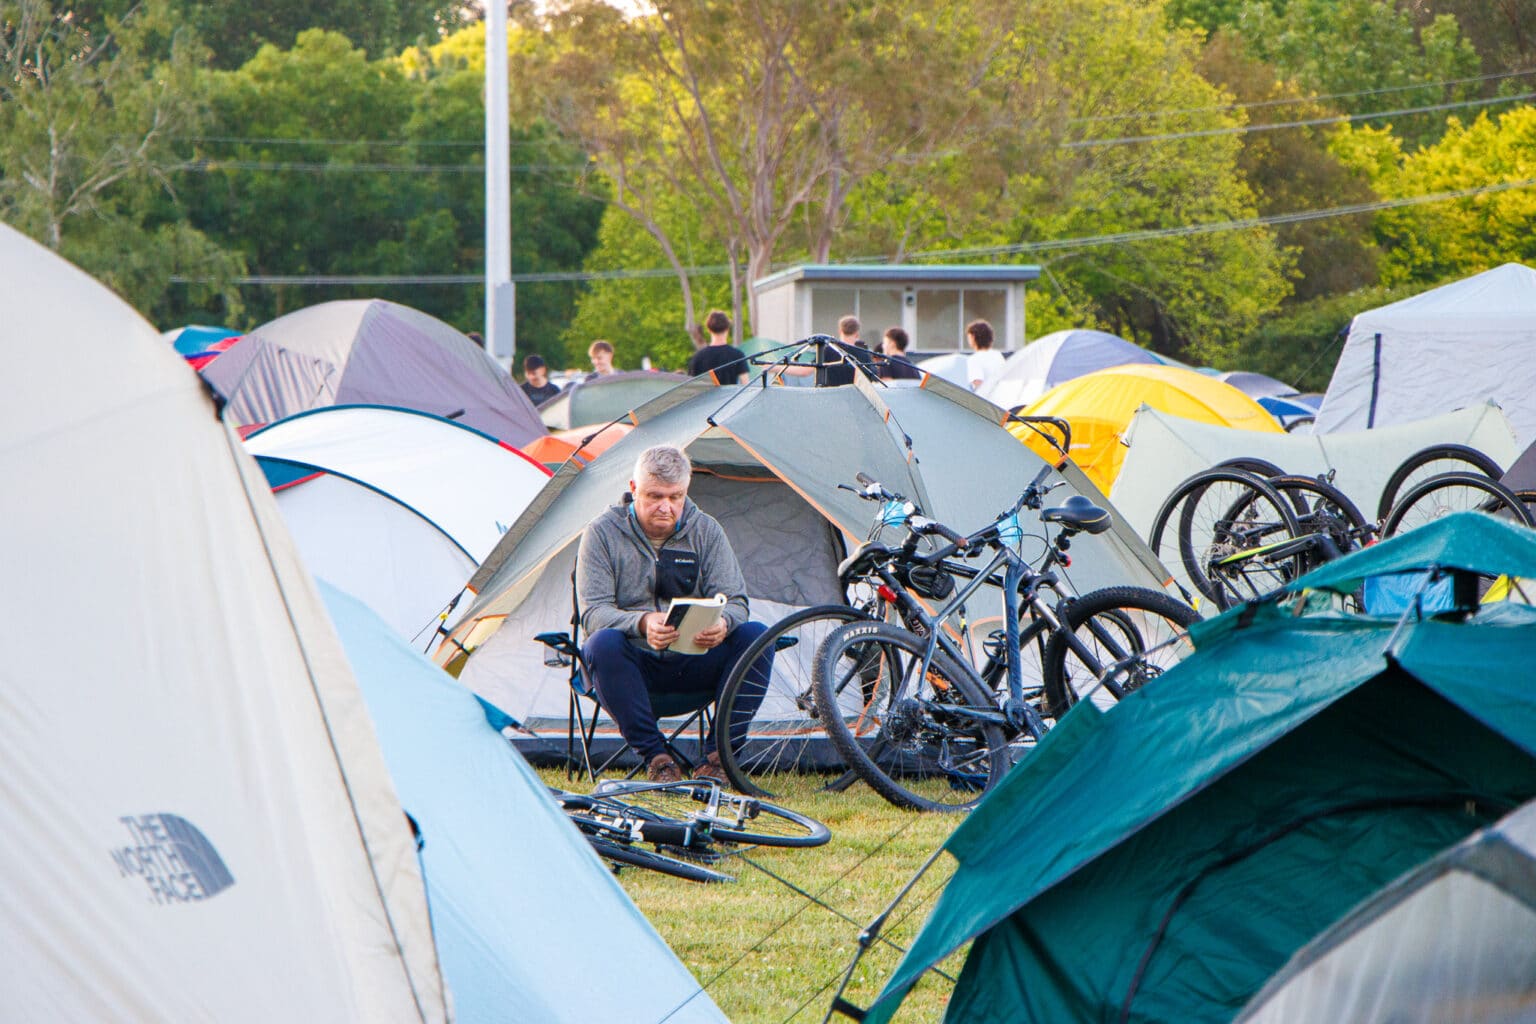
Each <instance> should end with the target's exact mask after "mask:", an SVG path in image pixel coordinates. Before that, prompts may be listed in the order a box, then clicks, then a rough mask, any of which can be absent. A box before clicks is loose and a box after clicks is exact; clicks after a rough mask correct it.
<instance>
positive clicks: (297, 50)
mask: <svg viewBox="0 0 1536 1024" xmlns="http://www.w3.org/2000/svg"><path fill="white" fill-rule="evenodd" d="M206 82H207V84H206V88H207V93H208V95H209V97H210V104H211V108H212V125H211V127H210V129H209V130H208V131H207V133H206V134H207V135H208V136H209V137H210V138H211V139H216V138H219V137H231V138H235V139H237V140H245V141H234V142H216V141H210V142H207V143H203V144H201V145H200V146H199V156H201V157H202V159H203V160H205V161H206V163H205V165H204V166H205V167H206V169H207V172H208V173H204V174H196V175H188V176H187V180H186V182H185V184H184V185H183V195H184V200H185V203H186V206H187V208H188V209H189V210H190V211H191V215H192V218H193V222H194V223H195V224H197V225H198V226H200V227H201V228H202V229H203V230H204V231H206V232H207V233H208V234H210V235H212V236H215V237H218V238H222V239H226V240H228V243H229V244H231V245H238V246H239V247H240V248H241V249H242V251H243V252H244V254H245V257H246V260H247V262H248V263H249V265H250V267H251V269H252V270H253V271H254V272H259V273H265V274H273V275H285V276H286V275H325V274H381V275H383V274H387V275H410V274H421V275H438V274H447V273H477V272H479V271H480V270H481V268H482V267H483V265H484V251H485V242H484V238H485V226H484V225H485V221H484V173H483V171H480V170H479V169H478V168H479V167H480V166H482V165H483V162H482V156H481V146H482V145H483V142H482V138H483V124H484V116H485V115H484V109H483V106H482V101H481V91H482V88H483V77H482V75H481V74H480V73H479V72H477V71H474V70H471V69H469V68H466V67H465V66H463V63H462V62H459V61H454V60H438V61H431V60H429V61H426V62H422V61H420V60H416V61H414V62H410V63H407V62H402V61H398V60H386V61H370V60H369V59H368V57H367V54H365V53H364V52H363V51H362V50H360V49H358V48H356V47H354V46H352V44H351V43H349V42H348V41H347V39H345V38H344V37H343V36H340V35H338V34H336V33H331V32H322V31H318V30H315V31H309V32H305V33H303V34H302V35H301V36H300V37H299V40H298V44H297V45H296V46H295V47H294V48H293V49H292V50H279V49H277V48H276V47H272V46H266V47H263V48H262V49H261V51H260V52H259V53H258V54H257V55H256V56H255V57H254V58H253V59H252V60H251V61H250V62H248V63H247V64H246V65H245V66H244V67H242V68H240V69H239V70H238V71H232V72H210V73H208V74H207V79H206ZM512 147H513V149H512V152H513V153H514V154H515V160H514V162H515V163H516V164H517V166H516V167H515V168H514V169H513V171H512V175H513V177H512V185H513V188H512V221H513V234H512V243H513V247H512V269H513V272H514V273H528V272H542V271H549V270H563V269H571V268H574V267H576V266H579V265H580V263H581V260H582V258H583V257H584V255H585V253H586V252H587V250H588V249H589V248H590V247H591V246H592V244H593V243H594V242H595V239H596V233H597V226H598V222H599V218H600V217H601V212H602V207H601V205H600V204H599V203H597V202H594V201H592V200H590V199H586V198H583V197H582V196H580V195H579V194H578V193H577V192H575V191H574V190H572V189H571V188H570V187H569V184H570V181H571V179H572V177H573V175H574V174H575V173H576V171H577V170H579V169H580V166H581V164H580V159H579V155H578V154H577V153H575V152H574V151H573V150H572V149H571V147H570V146H569V145H567V144H566V143H564V142H563V140H561V139H560V138H559V137H558V136H557V135H556V134H555V133H554V132H552V131H551V130H550V129H549V127H548V126H547V125H544V124H539V123H531V124H526V125H521V126H518V127H517V128H515V129H514V131H513V132H512ZM359 165H373V167H372V169H369V168H367V167H364V168H363V169H358V167H359ZM389 167H396V168H400V169H399V170H395V171H392V172H391V171H387V170H385V168H389ZM437 168H441V169H440V170H438V169H437ZM573 168H575V170H573ZM483 294H484V290H483V287H480V286H472V287H465V286H462V285H451V286H443V285H420V286H404V285H399V286H358V287H355V288H339V287H326V288H324V289H323V290H321V289H318V288H315V287H303V286H296V285H288V286H281V287H272V288H263V289H259V290H257V289H251V290H250V291H249V292H248V293H247V295H246V307H247V308H246V312H245V317H244V320H245V323H246V325H251V324H256V323H261V322H264V321H266V320H269V319H271V318H273V317H276V316H279V315H281V314H282V313H284V312H287V311H290V310H292V309H296V308H300V307H302V306H308V305H312V304H315V303H317V302H323V301H327V300H332V299H343V298H355V297H379V298H387V299H393V300H395V301H398V302H402V303H405V304H407V305H410V306H413V307H415V308H418V309H421V310H423V311H425V312H427V313H430V314H432V315H433V316H436V317H438V318H440V319H442V320H445V321H447V322H449V323H453V324H455V325H457V326H459V327H460V328H461V329H465V330H469V329H472V328H474V327H476V326H477V325H479V324H480V323H481V321H482V318H483V315H484V314H483V302H484V299H483ZM575 295H576V286H575V285H573V284H571V283H549V284H545V283H539V284H529V285H524V286H521V287H519V289H518V296H517V299H518V329H519V347H520V348H524V349H528V348H533V347H542V348H553V347H555V346H557V344H558V339H559V337H560V334H561V332H562V331H563V330H564V328H565V324H566V322H567V321H568V320H569V318H570V315H571V309H572V306H573V303H574V299H575ZM195 315H196V310H195V307H194V308H189V309H188V311H187V318H188V319H191V318H194V317H195Z"/></svg>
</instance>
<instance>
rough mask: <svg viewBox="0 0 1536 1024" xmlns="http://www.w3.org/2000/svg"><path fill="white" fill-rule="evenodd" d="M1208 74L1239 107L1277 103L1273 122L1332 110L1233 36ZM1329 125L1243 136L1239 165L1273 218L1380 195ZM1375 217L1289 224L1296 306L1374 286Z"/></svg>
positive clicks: (1208, 59) (1206, 68) (1215, 41)
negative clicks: (1332, 138) (1332, 142)
mask: <svg viewBox="0 0 1536 1024" xmlns="http://www.w3.org/2000/svg"><path fill="white" fill-rule="evenodd" d="M1200 70H1201V73H1202V74H1204V75H1205V77H1206V78H1207V79H1209V80H1210V81H1211V82H1213V83H1215V84H1217V85H1220V86H1221V87H1222V88H1224V89H1226V90H1227V91H1229V92H1230V93H1231V94H1232V96H1233V97H1234V98H1235V99H1236V100H1237V102H1239V103H1247V104H1269V105H1270V106H1269V107H1268V108H1262V109H1267V110H1269V111H1279V112H1280V113H1278V115H1277V114H1275V113H1273V112H1271V113H1264V114H1261V115H1259V116H1263V117H1265V118H1266V119H1273V118H1276V117H1277V116H1278V117H1280V118H1284V119H1286V120H1315V119H1321V118H1324V117H1326V116H1327V115H1328V114H1329V113H1331V111H1329V110H1328V109H1326V108H1325V107H1323V106H1321V105H1319V104H1316V103H1312V102H1307V101H1305V98H1304V97H1303V96H1301V95H1300V94H1299V93H1298V92H1297V90H1296V87H1295V85H1294V83H1291V82H1281V81H1278V80H1277V79H1276V78H1275V74H1274V71H1273V70H1272V69H1271V68H1269V67H1268V66H1267V65H1265V64H1261V63H1259V62H1257V61H1255V60H1253V59H1252V58H1251V57H1249V56H1248V54H1247V52H1246V51H1245V49H1244V47H1243V44H1242V40H1241V39H1239V38H1238V37H1237V36H1236V35H1234V34H1233V33H1231V32H1227V31H1222V32H1218V33H1217V34H1216V35H1215V36H1213V37H1212V38H1211V40H1210V42H1209V43H1208V44H1207V45H1206V47H1205V50H1204V52H1203V53H1202V54H1201V58H1200ZM1329 135H1330V130H1329V129H1328V128H1327V127H1325V126H1321V125H1318V126H1313V127H1306V128H1293V129H1287V130H1285V131H1259V132H1251V133H1249V134H1247V135H1244V136H1243V141H1242V149H1241V150H1240V151H1239V153H1238V159H1237V165H1238V168H1239V170H1240V171H1241V172H1242V174H1243V177H1244V178H1246V179H1247V181H1248V183H1249V185H1251V186H1252V187H1253V190H1254V193H1255V199H1256V203H1257V206H1258V210H1259V212H1260V213H1261V214H1263V215H1265V216H1270V215H1275V214H1288V213H1295V212H1300V211H1306V210H1318V209H1329V208H1336V207H1343V206H1350V205H1355V204H1360V203H1368V202H1371V201H1373V200H1374V199H1375V198H1376V195H1375V193H1374V192H1372V191H1371V187H1370V184H1369V181H1368V180H1367V178H1366V175H1365V174H1363V173H1361V172H1360V171H1358V170H1355V169H1353V168H1352V167H1350V166H1347V165H1346V164H1345V163H1344V162H1343V161H1342V160H1340V159H1339V158H1338V157H1337V156H1335V155H1334V154H1333V153H1332V152H1330V151H1329V148H1328V139H1329ZM1368 225H1369V217H1368V215H1357V216H1352V217H1348V218H1343V217H1327V218H1322V219H1318V220H1305V221H1299V222H1296V223H1292V224H1281V225H1279V226H1277V227H1276V228H1275V229H1274V230H1275V238H1276V241H1277V242H1278V243H1279V244H1280V245H1281V246H1282V247H1283V248H1285V249H1288V250H1291V251H1293V252H1294V253H1295V254H1296V267H1295V277H1294V285H1295V288H1294V292H1293V294H1292V297H1291V299H1290V300H1289V301H1291V302H1306V301H1308V300H1310V299H1314V298H1317V297H1319V296H1322V295H1336V294H1340V293H1344V292H1350V291H1354V290H1356V289H1359V288H1364V287H1367V286H1369V285H1372V284H1374V283H1375V282H1376V279H1377V269H1376V265H1377V260H1378V258H1379V255H1380V254H1379V253H1378V252H1377V251H1376V249H1375V247H1374V246H1373V245H1372V244H1371V236H1370V232H1369V229H1368Z"/></svg>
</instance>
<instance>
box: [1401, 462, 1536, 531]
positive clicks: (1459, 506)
mask: <svg viewBox="0 0 1536 1024" xmlns="http://www.w3.org/2000/svg"><path fill="white" fill-rule="evenodd" d="M1458 490H1459V491H1462V492H1471V493H1469V494H1467V496H1466V497H1463V498H1459V499H1458V498H1457V497H1454V495H1455V494H1456V493H1457V492H1458ZM1474 494H1482V495H1484V497H1482V498H1481V499H1478V498H1475V497H1473V496H1472V495H1474ZM1473 502H1475V503H1476V504H1473ZM1459 511H1476V512H1484V513H1488V514H1490V515H1500V516H1505V517H1507V518H1509V519H1512V520H1513V521H1515V522H1517V523H1519V524H1520V525H1522V526H1533V525H1536V520H1533V519H1532V517H1531V510H1530V509H1528V508H1527V507H1526V505H1525V502H1523V501H1521V500H1520V498H1519V496H1518V495H1516V494H1515V492H1514V491H1511V490H1510V489H1509V488H1508V487H1505V486H1504V485H1503V484H1501V483H1499V482H1498V481H1497V480H1492V479H1489V478H1488V477H1486V476H1483V475H1482V474H1481V473H1463V472H1459V471H1458V472H1451V473H1441V474H1439V475H1437V476H1432V477H1430V478H1429V479H1427V480H1421V481H1419V482H1418V483H1417V484H1414V485H1413V486H1412V487H1410V488H1408V492H1407V493H1406V494H1404V495H1403V496H1402V498H1401V499H1399V500H1398V503H1397V504H1396V505H1394V506H1393V507H1392V510H1391V512H1390V513H1388V515H1387V517H1386V519H1385V520H1384V521H1383V522H1382V524H1381V535H1382V536H1383V537H1395V536H1397V535H1398V534H1401V533H1407V532H1409V531H1411V530H1412V529H1413V528H1414V527H1415V526H1423V525H1424V524H1425V523H1426V522H1428V521H1429V520H1431V519H1438V518H1439V517H1440V516H1443V515H1447V514H1449V513H1451V512H1459Z"/></svg>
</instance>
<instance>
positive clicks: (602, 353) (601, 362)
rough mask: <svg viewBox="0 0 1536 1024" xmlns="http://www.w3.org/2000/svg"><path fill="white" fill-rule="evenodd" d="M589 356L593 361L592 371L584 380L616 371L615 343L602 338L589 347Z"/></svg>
mask: <svg viewBox="0 0 1536 1024" xmlns="http://www.w3.org/2000/svg"><path fill="white" fill-rule="evenodd" d="M587 358H588V359H590V360H591V361H592V372H591V373H589V374H587V375H586V377H585V378H583V380H584V381H588V380H592V379H593V378H594V377H606V376H608V375H609V374H610V373H614V372H615V371H614V368H613V345H612V344H611V343H610V342H606V341H603V340H602V339H601V338H599V339H598V340H597V341H594V342H593V343H592V345H591V346H590V347H589V348H588V349H587Z"/></svg>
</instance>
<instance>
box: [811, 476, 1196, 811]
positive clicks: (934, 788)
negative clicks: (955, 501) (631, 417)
mask: <svg viewBox="0 0 1536 1024" xmlns="http://www.w3.org/2000/svg"><path fill="white" fill-rule="evenodd" d="M1049 473H1050V467H1049V466H1046V467H1045V468H1044V469H1042V470H1041V472H1040V473H1039V474H1038V475H1037V476H1036V477H1035V479H1034V480H1032V481H1031V482H1030V483H1029V484H1028V485H1027V486H1026V487H1025V488H1024V490H1023V492H1022V493H1021V494H1020V495H1019V499H1018V500H1017V501H1016V502H1015V503H1014V504H1013V506H1012V507H1011V508H1009V509H1007V510H1005V511H1004V512H1003V513H1002V514H1001V515H999V516H998V517H997V519H996V520H995V521H994V522H992V523H991V524H989V525H987V526H985V527H983V528H982V529H980V530H978V531H976V532H975V533H972V534H970V535H969V536H962V535H960V534H959V533H957V532H956V531H954V530H953V529H951V528H950V527H948V526H946V525H944V524H943V523H940V522H938V521H936V520H933V519H930V518H928V517H926V516H924V515H923V514H922V511H921V510H920V509H919V508H918V507H917V506H916V505H915V504H914V503H912V502H910V501H908V500H907V499H906V498H905V497H903V496H902V495H899V494H895V493H893V492H891V491H889V490H887V489H886V488H885V487H883V486H882V485H881V484H879V483H878V482H876V481H874V480H871V479H870V478H868V477H867V476H865V475H864V474H860V475H859V477H858V480H859V484H860V485H861V486H860V487H858V488H851V487H850V488H848V489H850V490H853V491H854V492H855V493H857V494H858V495H859V496H860V497H862V498H864V499H866V500H869V501H873V502H879V503H880V506H881V507H880V511H879V512H878V513H877V517H876V518H877V521H878V522H881V523H884V524H885V525H887V526H897V525H899V526H901V527H904V528H905V530H906V532H907V536H906V539H905V541H904V542H903V543H902V544H901V546H900V547H899V548H891V547H889V546H887V545H886V544H884V543H881V542H880V541H878V540H871V541H867V542H865V543H864V544H862V545H860V547H859V548H858V549H857V550H856V551H855V552H854V553H853V554H852V555H850V556H849V557H848V558H847V559H846V560H845V561H844V562H843V564H842V566H841V567H840V568H839V576H840V578H841V579H842V580H843V582H844V584H845V585H847V584H848V583H850V582H851V581H853V580H857V579H868V580H872V581H874V582H875V583H876V585H877V587H878V592H879V594H880V596H881V597H882V598H883V599H884V600H885V601H886V602H887V604H888V605H889V606H890V607H891V608H892V609H894V611H895V612H896V614H897V616H898V617H899V618H900V620H901V621H902V623H903V624H904V627H905V628H903V626H897V625H894V624H893V623H890V622H883V621H873V620H868V621H856V622H851V623H848V624H846V625H844V626H841V627H839V628H838V629H836V630H834V631H833V632H832V633H831V634H830V635H828V636H827V638H826V639H825V640H824V641H823V642H822V644H821V646H820V649H819V650H818V651H817V653H816V656H815V659H814V670H813V697H814V701H815V704H816V707H817V711H818V716H819V720H820V723H821V725H822V726H823V727H824V728H825V729H826V731H827V734H828V736H829V737H830V738H831V740H832V742H833V743H834V745H835V746H836V747H837V748H838V750H839V752H840V753H841V754H842V755H843V757H844V759H845V761H846V763H847V764H848V765H849V766H850V767H851V768H852V769H853V770H854V771H855V772H857V773H858V774H859V775H860V776H861V777H862V778H864V779H865V781H867V782H868V783H869V784H870V785H871V786H872V787H873V788H874V789H875V790H876V791H877V792H879V793H880V794H881V795H882V796H884V797H885V798H886V799H887V800H889V801H891V802H892V803H894V804H897V805H898V806H902V807H909V808H914V809H920V810H946V811H959V810H968V809H969V808H971V807H974V806H975V805H976V803H977V802H978V801H979V800H980V799H981V798H982V796H983V795H984V794H985V793H986V792H987V791H988V790H989V789H991V787H992V786H993V785H995V784H996V783H997V782H998V781H999V780H1000V779H1001V778H1002V776H1003V774H1004V773H1005V772H1006V771H1007V770H1008V768H1009V767H1010V766H1011V765H1012V763H1013V761H1014V760H1016V759H1017V757H1019V756H1022V754H1023V753H1025V752H1026V751H1027V750H1028V748H1029V747H1030V746H1032V744H1033V743H1034V742H1035V741H1036V740H1038V739H1039V737H1040V736H1042V735H1043V734H1044V732H1045V729H1046V721H1045V719H1046V718H1047V717H1060V716H1061V715H1063V714H1065V713H1066V711H1067V710H1068V708H1070V707H1071V706H1072V705H1073V704H1075V703H1077V702H1078V701H1079V700H1083V699H1089V698H1091V699H1093V700H1094V702H1095V703H1096V704H1098V703H1102V704H1104V705H1106V706H1108V705H1112V704H1113V702H1115V701H1117V700H1119V699H1120V698H1122V697H1124V696H1125V695H1126V694H1127V693H1130V692H1131V691H1133V690H1135V689H1137V688H1139V687H1140V686H1142V685H1144V684H1146V683H1147V682H1148V681H1150V680H1151V679H1153V678H1155V677H1156V676H1158V675H1160V674H1162V672H1163V671H1165V670H1166V669H1167V668H1168V667H1169V666H1171V665H1172V664H1174V663H1175V662H1177V661H1178V660H1180V659H1181V658H1182V657H1183V656H1184V655H1185V654H1187V653H1188V651H1189V649H1190V646H1189V641H1188V638H1187V634H1186V630H1187V628H1188V627H1189V625H1190V624H1192V623H1193V622H1194V621H1195V620H1196V619H1197V618H1198V617H1199V616H1198V614H1197V613H1196V612H1195V611H1194V609H1192V608H1190V607H1189V606H1187V605H1185V604H1183V603H1181V602H1179V601H1177V600H1175V599H1174V598H1172V597H1170V596H1168V595H1167V594H1162V593H1159V592H1157V591H1155V590H1151V589H1148V588H1145V587H1130V586H1127V587H1108V588H1105V589H1103V590H1098V591H1094V592H1092V593H1089V594H1086V595H1083V596H1081V597H1074V596H1071V594H1070V593H1069V592H1068V591H1067V590H1066V589H1065V588H1064V584H1063V581H1062V579H1061V577H1060V575H1059V574H1058V572H1057V569H1058V567H1060V568H1066V567H1067V566H1069V565H1070V564H1071V559H1070V556H1069V555H1068V554H1067V551H1068V549H1069V548H1070V546H1071V538H1072V537H1073V536H1075V535H1076V534H1078V533H1089V534H1098V533H1103V532H1104V531H1106V530H1108V529H1109V528H1110V525H1111V521H1110V517H1109V513H1108V512H1107V511H1105V510H1104V509H1101V508H1099V507H1097V506H1095V505H1094V504H1093V503H1092V502H1090V501H1089V500H1088V499H1086V498H1084V497H1082V496H1080V495H1074V496H1073V497H1071V498H1068V499H1067V500H1066V501H1065V502H1064V503H1063V504H1062V505H1061V506H1059V507H1055V508H1043V507H1042V506H1043V499H1044V496H1045V495H1046V494H1047V493H1049V492H1050V491H1051V490H1053V489H1054V487H1055V486H1059V484H1056V485H1046V484H1045V483H1044V481H1045V479H1046V477H1047V475H1048V474H1049ZM845 486H846V485H845ZM1026 508H1028V509H1031V510H1034V511H1037V512H1039V517H1040V520H1041V522H1042V523H1043V524H1044V525H1045V527H1046V533H1047V541H1048V542H1047V544H1046V551H1045V555H1044V557H1043V558H1042V560H1041V562H1040V565H1039V566H1038V568H1037V567H1033V566H1031V565H1030V563H1029V562H1028V561H1027V560H1025V559H1024V558H1023V557H1022V556H1021V555H1020V554H1019V552H1018V550H1017V548H1018V546H1019V545H1020V544H1021V542H1022V540H1023V538H1024V537H1025V536H1026V533H1025V530H1024V528H1023V526H1022V524H1021V523H1020V520H1019V513H1020V511H1021V510H1023V509H1026ZM1053 525H1054V526H1056V527H1058V532H1057V535H1056V538H1055V540H1054V541H1050V540H1049V530H1050V527H1051V526H1053ZM935 536H936V537H939V538H942V539H943V541H944V542H945V543H944V544H943V546H941V547H939V548H938V550H936V551H933V552H930V553H926V554H925V553H920V552H919V551H918V546H919V545H920V544H921V543H922V542H923V541H924V539H925V538H929V537H935ZM987 549H991V550H992V552H993V554H992V557H991V559H990V560H989V561H988V562H987V563H986V565H984V566H983V567H981V568H979V569H978V568H972V567H971V566H969V565H966V566H965V567H964V569H963V570H958V571H957V563H955V562H954V561H953V558H954V557H955V556H959V557H962V558H963V557H967V556H969V555H971V554H973V553H979V552H982V551H985V550H987ZM924 566H926V567H929V568H930V569H932V570H936V571H939V572H946V573H947V572H955V574H956V575H963V576H965V577H967V581H966V582H965V583H964V584H963V585H960V586H958V588H956V589H953V592H952V593H949V594H948V595H947V599H945V600H944V602H943V604H942V605H940V606H939V607H938V608H936V609H934V610H932V611H930V610H929V608H928V607H927V606H926V605H925V604H924V603H923V602H922V601H920V600H918V598H917V597H916V596H915V595H914V594H913V593H912V592H911V591H910V590H909V589H908V588H907V586H906V585H904V582H903V581H904V579H905V580H907V581H910V579H911V575H912V573H913V572H914V571H915V570H916V569H917V568H918V567H924ZM999 582H1000V584H1001V589H1002V594H1003V598H1004V599H1003V602H1002V605H1003V629H1002V630H1001V631H1000V634H1001V635H1000V636H998V635H996V634H994V636H993V637H991V638H989V642H988V643H986V644H984V648H985V652H986V660H985V663H984V664H983V666H982V667H981V668H980V669H978V668H977V667H975V666H974V665H973V664H972V662H971V659H969V658H968V657H967V656H966V654H965V653H964V651H963V650H962V647H961V642H960V639H961V638H959V637H957V636H956V635H954V627H953V624H952V617H955V616H959V615H963V613H964V609H965V606H966V603H967V601H969V600H970V598H971V597H972V596H973V595H974V594H975V593H976V592H977V591H978V590H979V589H980V588H981V587H982V586H984V585H988V584H991V585H994V586H996V585H998V584H999ZM1048 595H1049V599H1048ZM1042 639H1043V640H1044V644H1043V653H1042V655H1041V661H1042V664H1041V678H1042V686H1041V688H1040V689H1041V691H1042V697H1043V701H1044V708H1043V709H1042V707H1041V706H1040V700H1039V699H1032V698H1031V694H1030V693H1029V692H1027V691H1026V689H1025V686H1024V682H1023V661H1024V656H1023V651H1024V650H1025V649H1026V648H1027V647H1028V646H1029V645H1031V644H1032V643H1035V642H1038V641H1039V640H1042ZM999 677H1000V678H1001V680H1002V681H1003V685H1002V686H1001V687H999V688H998V689H1000V690H1001V693H995V692H994V687H995V685H996V681H997V680H998V679H999Z"/></svg>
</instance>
